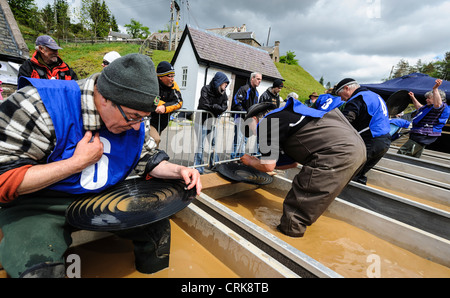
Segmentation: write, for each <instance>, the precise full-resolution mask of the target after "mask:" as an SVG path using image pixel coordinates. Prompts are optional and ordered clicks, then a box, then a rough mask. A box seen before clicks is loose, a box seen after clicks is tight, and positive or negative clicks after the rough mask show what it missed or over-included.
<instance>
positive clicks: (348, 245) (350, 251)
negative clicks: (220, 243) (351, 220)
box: [218, 189, 450, 278]
mask: <svg viewBox="0 0 450 298" xmlns="http://www.w3.org/2000/svg"><path fill="white" fill-rule="evenodd" d="M283 199H284V197H283V196H281V195H280V194H279V193H277V192H274V191H268V190H265V189H256V190H251V191H245V192H242V193H238V194H235V195H232V196H229V197H224V198H221V199H218V201H219V202H221V203H222V204H223V205H224V206H226V207H228V208H230V209H231V210H233V211H235V212H236V213H238V214H240V215H242V216H243V217H245V218H246V219H248V220H250V221H251V222H253V223H255V224H257V225H258V226H260V227H262V228H264V229H265V230H267V231H269V232H270V233H272V234H274V235H275V236H277V237H279V238H280V239H281V240H283V241H285V242H287V243H288V244H290V245H292V246H293V247H295V248H297V249H298V250H300V251H302V252H303V253H305V254H306V255H308V256H310V257H312V258H314V259H315V260H317V261H319V262H320V263H322V264H323V265H325V266H327V267H328V268H330V269H332V270H333V271H335V272H337V273H338V274H340V275H342V276H344V277H358V278H363V277H368V270H369V271H370V270H372V268H373V267H372V266H371V265H373V264H374V263H373V262H374V261H373V260H374V259H373V257H374V256H376V257H377V258H378V259H379V261H380V263H379V265H380V266H379V270H380V276H381V277H384V278H390V277H407V278H416V277H450V268H448V267H446V266H442V265H440V264H436V263H434V262H431V261H429V260H426V259H424V258H422V257H419V256H417V255H415V254H414V253H411V252H409V251H407V250H405V249H403V248H400V247H398V246H395V245H393V244H391V243H389V242H387V241H385V240H383V239H380V238H378V237H376V236H374V235H372V234H370V233H368V232H366V231H363V230H361V229H359V228H356V227H355V226H352V225H350V224H348V223H346V222H343V221H341V220H337V219H334V218H332V217H330V216H327V215H323V216H321V217H320V218H319V220H318V221H317V222H316V223H314V224H313V225H312V226H311V227H309V228H308V229H307V231H306V233H305V236H304V237H303V238H292V237H288V236H286V235H284V234H282V233H280V232H279V231H278V230H277V229H276V226H277V225H278V224H279V219H280V217H281V214H282V202H283ZM424 245H426V244H424Z"/></svg>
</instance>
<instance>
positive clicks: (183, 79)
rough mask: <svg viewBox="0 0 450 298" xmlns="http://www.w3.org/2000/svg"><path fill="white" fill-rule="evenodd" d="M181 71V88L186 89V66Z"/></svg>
mask: <svg viewBox="0 0 450 298" xmlns="http://www.w3.org/2000/svg"><path fill="white" fill-rule="evenodd" d="M182 70H183V77H182V79H181V87H184V88H186V87H187V79H188V68H187V66H184V67H183V68H182Z"/></svg>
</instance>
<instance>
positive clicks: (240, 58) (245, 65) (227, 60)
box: [171, 26, 283, 110]
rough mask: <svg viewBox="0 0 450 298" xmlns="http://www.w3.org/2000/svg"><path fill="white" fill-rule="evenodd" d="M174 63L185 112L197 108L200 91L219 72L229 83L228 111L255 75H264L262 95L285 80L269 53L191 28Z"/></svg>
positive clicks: (184, 34) (182, 39)
mask: <svg viewBox="0 0 450 298" xmlns="http://www.w3.org/2000/svg"><path fill="white" fill-rule="evenodd" d="M171 63H172V65H173V66H174V68H175V80H176V82H177V83H178V85H179V86H180V89H181V95H182V96H183V109H186V110H195V109H196V108H197V106H198V100H199V98H200V91H201V88H202V87H203V86H204V85H206V84H209V83H210V82H211V80H212V78H213V77H214V75H215V73H216V72H218V71H221V72H223V73H225V74H226V75H227V76H228V78H229V79H230V85H229V86H228V88H227V94H228V98H229V104H228V107H230V106H231V100H232V98H233V95H234V94H235V93H236V92H237V90H238V89H239V88H240V87H241V86H243V85H245V84H246V83H247V81H248V79H249V77H250V74H251V73H252V72H260V73H261V74H262V75H263V81H262V82H261V85H260V86H259V87H258V92H259V94H260V95H261V94H262V93H263V92H264V91H266V89H267V88H268V87H271V86H272V83H273V81H274V80H275V79H283V78H282V77H281V75H280V73H279V72H278V69H277V68H276V66H275V64H274V63H273V61H272V59H271V57H270V55H269V53H268V52H267V51H264V50H261V49H259V48H255V47H252V46H249V45H246V44H243V43H240V42H238V41H235V40H232V39H230V38H226V37H223V36H220V35H216V34H214V33H210V32H208V31H205V30H200V29H194V28H192V27H190V26H186V28H185V30H184V32H183V35H182V37H181V40H180V44H179V46H178V48H177V50H176V52H175V55H174V57H173V59H172V62H171Z"/></svg>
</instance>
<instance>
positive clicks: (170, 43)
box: [169, 0, 174, 52]
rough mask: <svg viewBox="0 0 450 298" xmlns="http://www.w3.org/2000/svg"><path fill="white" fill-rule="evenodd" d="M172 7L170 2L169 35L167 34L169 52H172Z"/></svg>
mask: <svg viewBox="0 0 450 298" xmlns="http://www.w3.org/2000/svg"><path fill="white" fill-rule="evenodd" d="M173 6H174V0H171V1H170V33H169V52H170V51H172V33H173Z"/></svg>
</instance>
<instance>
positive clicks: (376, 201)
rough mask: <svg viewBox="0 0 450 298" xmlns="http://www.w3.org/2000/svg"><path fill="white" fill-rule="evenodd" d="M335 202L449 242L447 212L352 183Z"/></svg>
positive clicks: (449, 233) (449, 214)
mask: <svg viewBox="0 0 450 298" xmlns="http://www.w3.org/2000/svg"><path fill="white" fill-rule="evenodd" d="M339 198H340V199H342V200H345V201H347V202H349V203H352V204H355V205H358V206H361V207H363V208H366V209H369V210H371V211H374V212H377V213H379V214H382V215H385V216H388V217H390V218H392V219H395V220H398V221H401V222H403V223H406V224H408V225H411V226H414V227H416V228H418V229H421V230H424V231H426V232H429V233H431V234H434V235H436V236H439V237H442V238H445V239H447V240H450V230H449V229H448V227H449V226H450V213H449V212H447V211H444V210H441V209H437V208H434V207H431V206H428V205H425V204H421V203H418V202H415V201H412V200H409V199H406V198H403V197H401V196H397V195H394V194H391V193H388V192H385V191H382V190H379V189H376V188H373V187H369V186H366V185H362V184H359V183H355V182H350V184H349V185H347V187H346V188H345V189H344V190H343V191H342V192H341V194H340V195H339Z"/></svg>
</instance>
